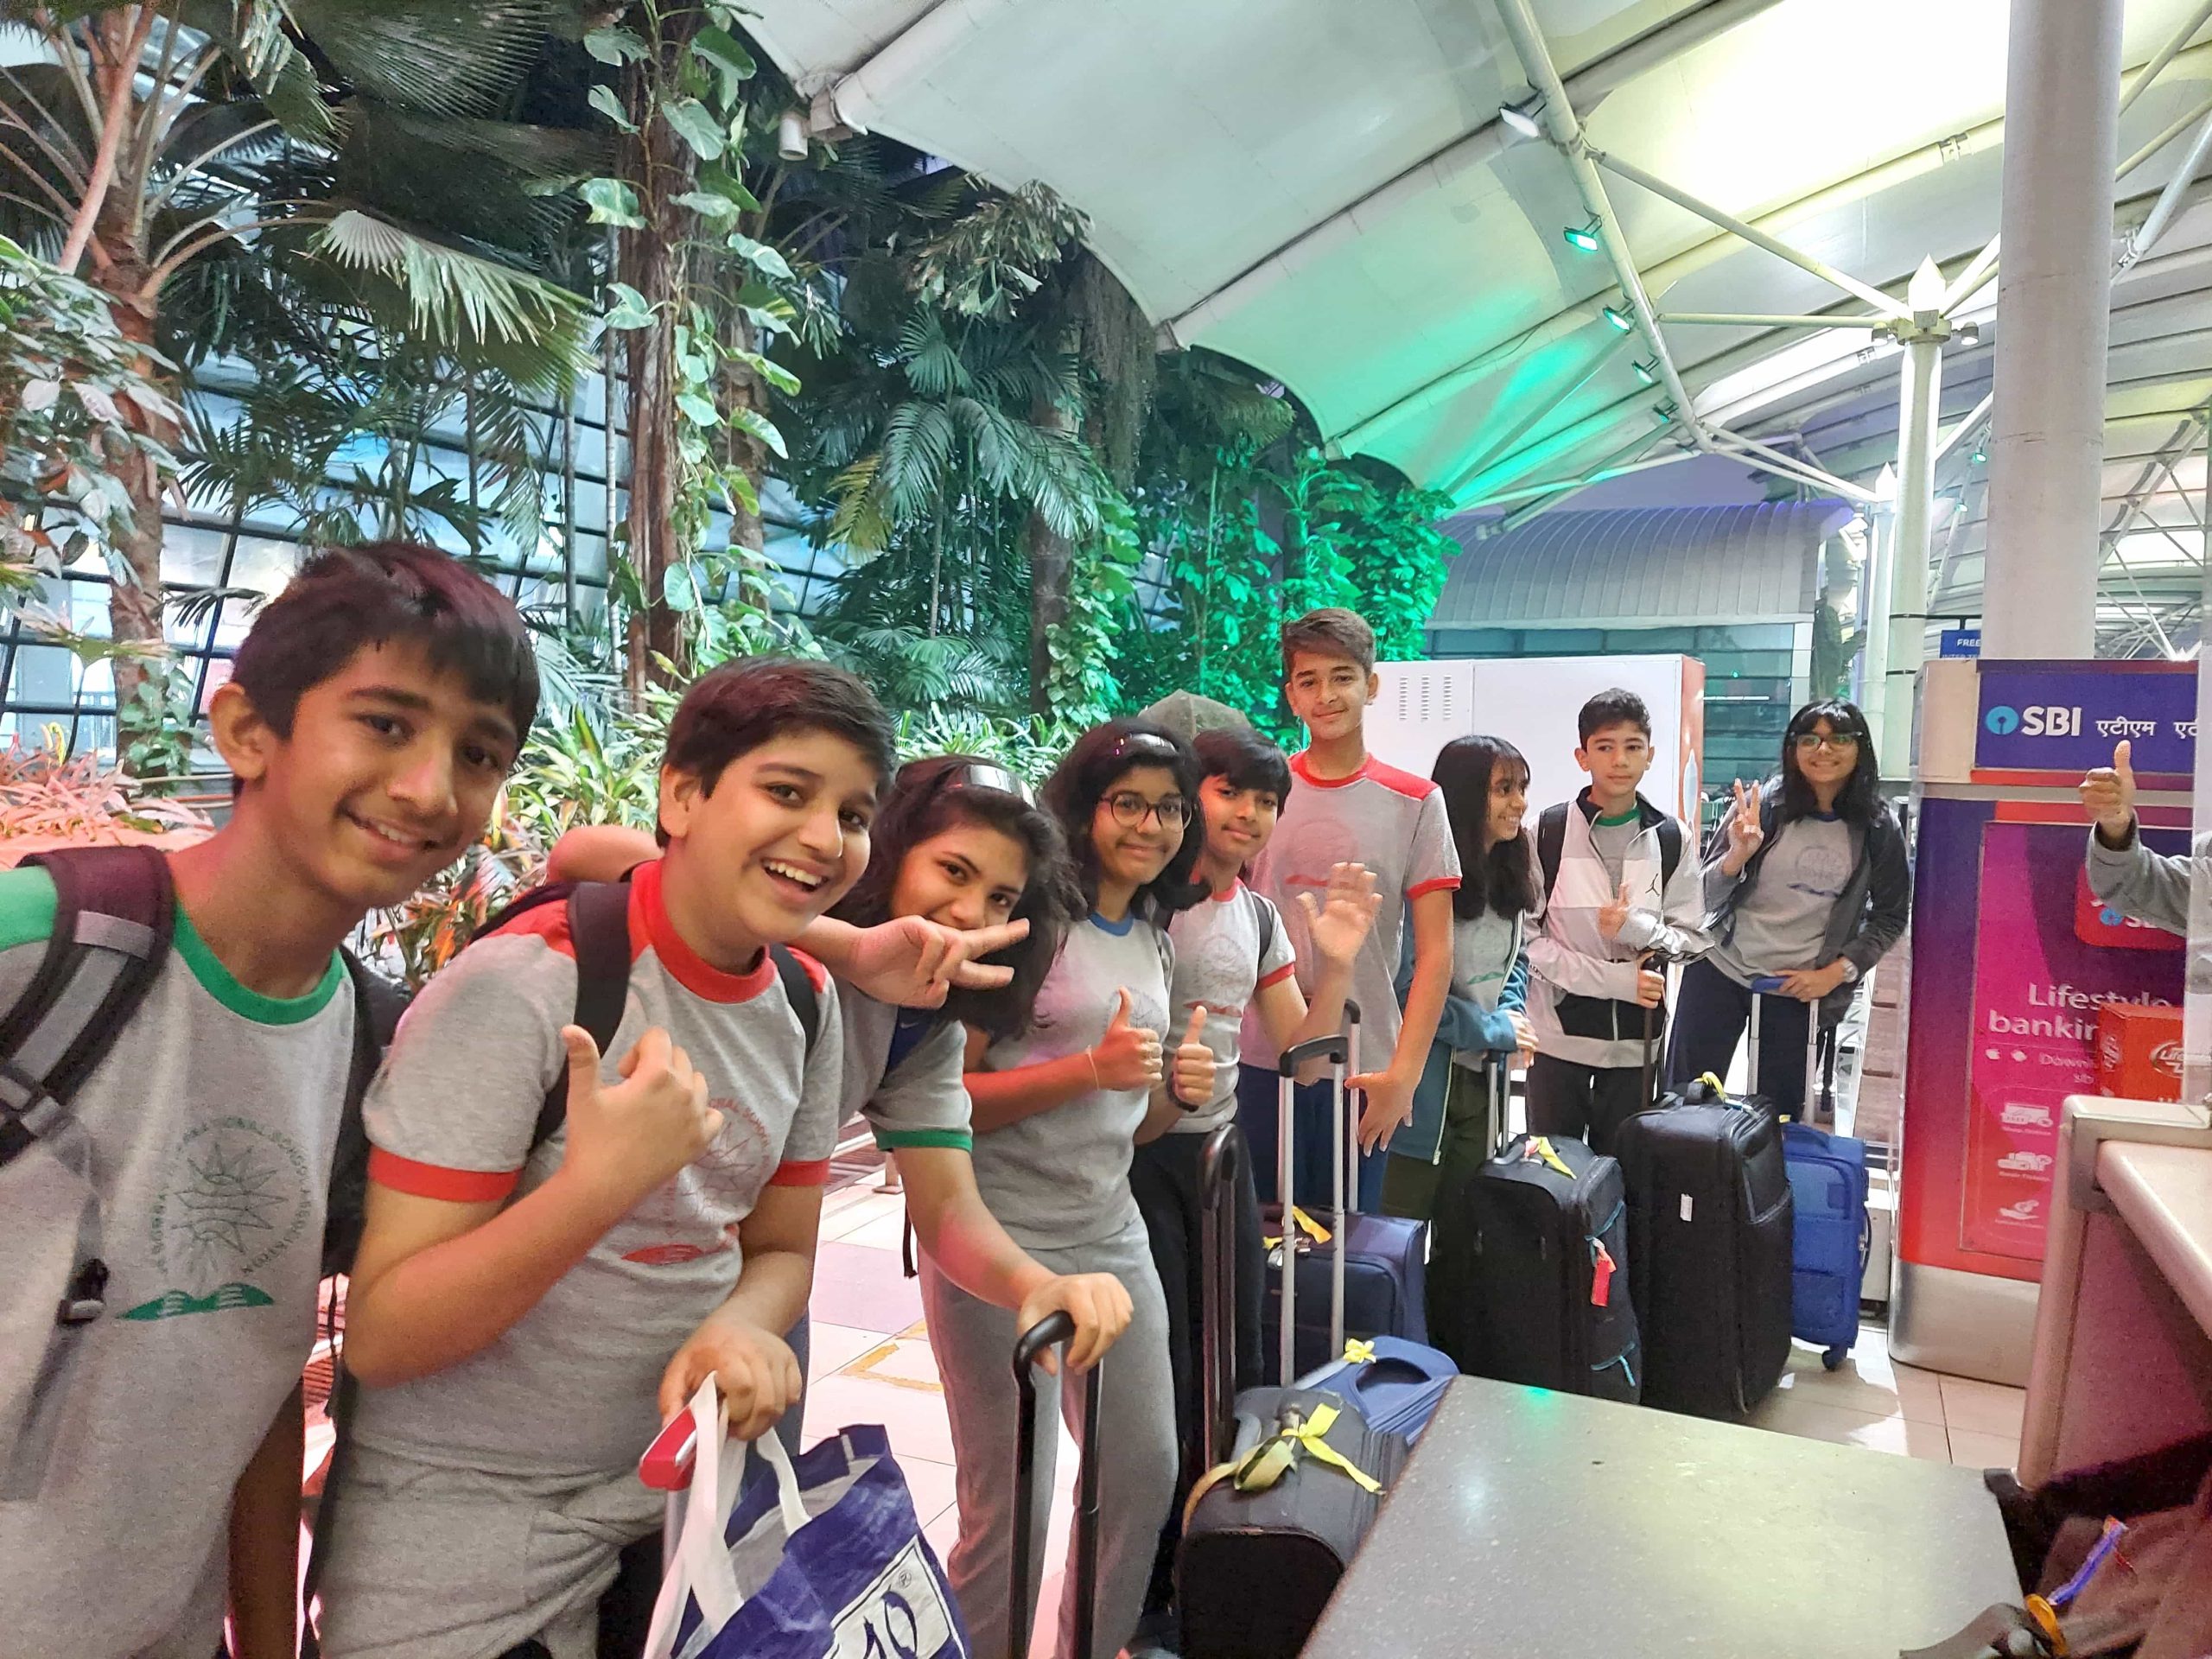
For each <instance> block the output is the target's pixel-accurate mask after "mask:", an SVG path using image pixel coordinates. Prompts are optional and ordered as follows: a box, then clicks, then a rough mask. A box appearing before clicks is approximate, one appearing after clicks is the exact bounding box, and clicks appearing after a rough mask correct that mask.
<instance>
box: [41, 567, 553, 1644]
mask: <svg viewBox="0 0 2212 1659" xmlns="http://www.w3.org/2000/svg"><path fill="white" fill-rule="evenodd" d="M536 707H537V667H536V664H535V662H534V661H533V659H532V658H531V649H530V640H529V635H528V632H527V631H526V630H525V629H524V626H523V623H522V620H521V619H520V618H519V617H518V615H517V614H516V613H515V610H514V607H512V605H511V604H509V603H508V602H507V601H506V600H505V599H504V598H502V597H501V596H500V595H499V594H498V593H497V592H496V591H495V590H494V589H493V588H491V587H490V586H488V585H487V584H486V583H485V582H482V581H481V580H480V579H479V578H478V577H476V576H474V575H471V574H470V573H469V572H468V571H467V570H466V569H463V568H461V566H460V565H458V564H456V563H454V562H453V561H452V560H451V559H449V558H448V557H447V556H445V555H444V554H442V553H440V552H438V551H436V550H434V549H430V548H423V547H415V546H410V545H405V544H397V543H384V544H379V545H377V546H373V547H365V548H359V549H354V550H344V551H333V552H325V553H319V554H317V555H315V556H313V557H311V558H310V559H309V560H308V562H307V563H306V564H305V565H304V566H303V567H302V569H301V571H300V574H299V575H298V576H297V577H296V579H295V580H294V581H293V582H292V583H291V584H290V585H289V587H287V588H285V590H284V592H283V594H281V595H280V596H278V597H277V599H276V600H275V601H272V602H271V603H270V605H269V606H268V607H266V608H265V609H264V610H263V612H262V613H261V615H260V617H259V619H258V620H257V621H256V622H255V624H254V626H253V631H252V632H251V633H250V634H249V635H248V636H247V637H246V639H245V643H244V645H242V646H241V647H240V648H239V651H238V660H237V668H236V671H235V673H234V674H233V675H232V678H231V680H230V681H229V683H226V684H225V685H223V686H222V687H220V688H219V690H217V691H216V692H215V694H214V696H213V700H212V702H211V703H210V707H209V710H208V726H209V732H210V735H211V737H212V738H213V742H214V745H215V747H216V749H217V750H218V751H219V753H221V754H222V756H223V758H224V760H226V762H227V763H228V764H229V766H230V767H231V770H232V775H233V777H234V778H235V779H236V801H235V804H234V805H233V807H232V813H231V817H230V820H229V822H228V823H226V824H225V825H224V827H223V828H222V829H219V831H217V832H216V834H215V835H214V836H212V837H211V838H209V839H208V840H207V841H204V842H200V843H199V844H198V845H197V846H194V847H189V848H186V849H182V850H180V851H178V852H176V853H174V854H171V855H168V857H167V858H166V859H163V858H162V857H160V856H159V855H153V854H150V853H149V854H139V853H137V852H135V851H133V850H131V849H73V851H72V852H70V853H65V854H62V855H55V856H54V859H53V861H52V863H51V865H50V866H48V867H47V868H38V867H25V868H17V869H15V870H11V871H9V872H7V873H5V874H0V1007H6V1008H7V1009H8V1010H9V1012H8V1014H7V1015H6V1017H5V1018H4V1020H0V1055H4V1057H5V1058H6V1060H7V1062H8V1065H7V1070H6V1074H5V1081H4V1084H0V1261H4V1262H6V1263H7V1271H6V1274H4V1277H0V1630H5V1631H6V1632H7V1634H6V1637H5V1640H4V1643H0V1645H4V1646H5V1647H6V1649H7V1650H8V1651H9V1652H10V1653H11V1654H17V1655H23V1656H27V1659H49V1656H62V1655H67V1656H70V1659H79V1656H83V1659H105V1656H114V1659H121V1656H155V1659H207V1656H208V1655H210V1654H212V1653H215V1652H216V1651H218V1649H219V1648H220V1646H221V1643H222V1640H223V1616H224V1611H225V1605H226V1601H227V1603H228V1606H229V1611H230V1613H231V1617H232V1638H233V1642H234V1644H235V1645H234V1649H233V1650H234V1651H235V1652H236V1654H237V1655H238V1659H279V1656H282V1659H289V1656H290V1655H291V1654H292V1653H293V1651H294V1644H295V1641H296V1628H295V1627H296V1585H297V1576H296V1574H297V1555H298V1545H299V1518H300V1510H299V1503H300V1472H301V1465H302V1421H301V1395H300V1372H301V1368H302V1365H303V1364H304V1363H305V1362H306V1359H307V1356H308V1351H309V1348H310V1346H311V1345H312V1344H313V1341H314V1337H315V1287H316V1283H317V1280H318V1277H319V1270H320V1268H321V1249H320V1248H319V1247H320V1246H321V1243H322V1240H323V1234H324V1224H325V1219H326V1205H327V1198H326V1192H325V1187H326V1183H327V1181H328V1180H329V1179H330V1173H331V1162H332V1155H333V1151H334V1146H335V1145H336V1142H337V1140H338V1132H339V1123H340V1108H341V1104H342V1103H343V1102H344V1101H345V1099H346V1096H347V1092H348V1079H349V1076H350V1075H351V1074H352V1073H353V1070H354V1067H355V1065H356V1064H357V1060H358V1058H359V1054H360V1053H363V1052H365V1053H366V1054H369V1055H371V1056H372V1055H373V1049H372V1048H370V1049H365V1050H361V1049H359V1047H358V1044H357V1036H358V1033H357V1032H356V1030H355V1026H356V1022H357V1020H358V1019H359V1017H360V1007H359V1002H358V1001H357V998H356V996H355V995H352V994H349V993H348V992H346V990H345V989H344V987H345V985H346V976H347V970H346V968H345V967H344V966H343V965H342V964H341V962H340V956H339V946H340V942H341V941H342V940H343V939H344V938H346V934H347V933H349V932H350V931H352V930H353V927H354V926H355V925H357V924H358V923H359V921H360V919H361V918H362V916H363V915H364V914H365V912H368V911H369V910H371V909H372V908H374V907H377V906H386V905H393V904H397V903H398V902H400V901H401V900H402V899H405V898H406V897H407V896H408V895H409V894H410V893H413V892H414V891H415V889H416V887H419V886H420V885H421V884H422V883H423V881H424V880H427V879H428V878H429V876H430V875H432V874H435V872H436V871H437V870H438V869H440V868H442V867H443V866H444V865H446V864H448V863H449V862H450V861H452V860H453V859H454V857H455V856H457V855H459V854H460V853H461V851H462V850H463V849H465V848H466V847H467V845H468V844H469V843H470V842H472V841H474V839H475V838H476V837H477V836H479V835H480V834H481V833H482V832H483V829H484V825H485V822H486V818H487V817H489V815H490V812H491V810H492V804H493V800H494V798H496V797H497V795H498V793H499V787H500V785H501V783H502V781H503V780H504V779H505V777H506V774H507V771H508V768H509V767H510V766H512V763H513V761H514V759H515V755H516V753H517V750H518V747H519V746H520V744H521V741H522V738H523V734H524V732H525V731H526V730H527V729H528V728H529V725H530V722H531V717H532V715H533V714H534V713H535V711H536ZM134 894H135V895H137V896H141V897H143V898H145V899H147V901H148V913H149V914H151V915H153V916H155V917H156V918H158V919H157V922H156V925H154V926H152V927H150V928H149V927H143V926H140V927H137V928H135V929H134V927H133V926H132V925H127V924H124V923H121V922H119V921H118V918H115V917H114V916H112V915H111V914H109V913H107V912H106V911H105V910H104V909H103V907H102V906H103V904H105V903H117V904H118V907H120V905H119V900H120V899H122V898H124V896H126V895H134ZM72 915H74V916H75V917H76V918H78V925H74V926H72V927H69V928H67V930H64V931H57V929H58V927H59V925H60V923H61V922H62V921H63V920H64V919H65V918H68V917H70V916H72ZM72 949H74V952H75V954H76V956H77V957H79V958H81V957H85V956H86V955H88V954H89V955H91V956H101V955H105V956H106V957H110V958H111V959H112V960H111V961H110V962H108V963H105V964H104V968H105V976H107V977H111V978H112V980H113V982H115V983H117V984H121V983H123V982H125V981H126V980H128V981H130V982H131V983H133V984H135V985H137V986H138V987H140V988H142V989H143V996H142V998H141V999H140V1000H138V1001H137V1002H136V1005H135V1009H134V1010H133V1011H131V1012H129V1013H127V1014H122V1015H121V1017H119V1018H116V1019H113V1020H111V1021H109V1022H107V1023H102V1022H101V1021H100V1020H98V1019H96V1020H95V1021H94V1022H93V1023H92V1024H91V1025H88V1026H86V1027H85V1041H84V1045H83V1046H81V1047H80V1049H79V1052H84V1053H87V1054H97V1056H98V1058H96V1059H94V1060H93V1061H92V1064H91V1065H82V1064H76V1065H72V1064H71V1063H69V1062H68V1061H67V1060H65V1061H64V1062H62V1063H60V1064H54V1062H53V1059H52V1056H53V1052H54V1051H53V1037H52V1030H53V1022H54V1020H55V1019H56V1018H57V1014H56V1010H57V1009H62V1008H64V1007H66V1004H67V1001H68V1000H69V999H68V995H64V996H63V997H62V998H60V999H59V1000H57V1001H54V1003H53V1004H51V1005H50V1006H48V1007H45V1008H44V1009H41V1007H39V1006H37V1005H38V1004H39V1003H40V1002H41V999H42V995H43V992H42V990H41V989H37V988H35V985H36V987H41V988H42V987H48V986H50V985H51V984H52V983H53V980H52V978H51V977H50V976H51V975H52V974H54V972H56V971H59V965H60V964H61V963H64V962H65V961H66V960H67V958H68V957H69V956H70V954H71V952H72ZM50 951H51V953H52V954H53V956H54V963H55V964H56V965H55V966H50V967H48V969H47V970H46V971H45V972H43V973H42V972H41V963H42V962H44V961H45V960H46V959H47V958H48V956H49V952H50ZM118 963H119V964H120V966H119V967H118V965H117V964H118ZM100 971H101V970H100V969H96V968H94V967H92V966H85V967H79V968H78V969H75V975H76V976H75V977H73V978H72V979H70V980H68V981H67V992H68V993H71V994H79V993H81V994H86V995H89V996H90V997H91V998H92V1000H93V1001H95V1002H96V1003H97V1005H98V1006H99V1007H103V1008H118V1009H119V1007H120V1006H121V1005H120V1004H118V1003H115V1002H112V1001H109V1000H107V999H106V996H105V994H104V993H103V992H102V991H100V990H99V989H97V988H92V987H93V986H95V985H97V984H99V983H102V982H104V981H103V980H100V979H95V978H94V977H93V976H95V974H97V973H99V972H100ZM363 1070H364V1071H365V1067H363ZM41 1073H42V1076H41V1075H40V1074H41ZM72 1074H74V1075H72ZM57 1306H58V1308H59V1313H58V1316H57Z"/></svg>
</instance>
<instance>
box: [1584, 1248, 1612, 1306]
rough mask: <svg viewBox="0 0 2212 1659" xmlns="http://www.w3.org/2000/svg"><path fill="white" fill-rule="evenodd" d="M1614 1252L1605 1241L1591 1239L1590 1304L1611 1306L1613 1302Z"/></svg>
mask: <svg viewBox="0 0 2212 1659" xmlns="http://www.w3.org/2000/svg"><path fill="white" fill-rule="evenodd" d="M1614 1265H1615V1264H1614V1262H1613V1253H1612V1252H1611V1250H1609V1249H1606V1248H1605V1240H1604V1239H1602V1238H1593V1239H1592V1240H1591V1241H1590V1306H1592V1307H1611V1306H1612V1302H1613V1268H1614Z"/></svg>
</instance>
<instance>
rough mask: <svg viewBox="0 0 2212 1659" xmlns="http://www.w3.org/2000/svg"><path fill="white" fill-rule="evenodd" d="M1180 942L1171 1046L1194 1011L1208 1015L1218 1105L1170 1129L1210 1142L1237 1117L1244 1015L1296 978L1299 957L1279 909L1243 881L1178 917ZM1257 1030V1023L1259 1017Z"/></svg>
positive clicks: (1170, 932) (1175, 929) (1173, 930)
mask: <svg viewBox="0 0 2212 1659" xmlns="http://www.w3.org/2000/svg"><path fill="white" fill-rule="evenodd" d="M1167 936H1168V938H1171V939H1173V941H1174V942H1175V999H1174V1000H1175V1007H1174V1011H1173V1014H1170V1015H1169V1018H1168V1030H1167V1033H1166V1043H1167V1046H1169V1047H1170V1048H1171V1049H1172V1048H1173V1046H1174V1045H1175V1044H1177V1043H1179V1042H1180V1041H1181V1040H1182V1038H1183V1032H1184V1030H1185V1027H1188V1026H1189V1024H1190V1022H1191V1011H1192V1009H1193V1008H1196V1007H1204V1008H1205V1011H1206V1023H1205V1042H1206V1046H1207V1047H1208V1048H1211V1050H1213V1058H1214V1074H1213V1085H1214V1086H1213V1099H1212V1100H1211V1102H1209V1103H1207V1104H1205V1105H1204V1106H1202V1107H1199V1108H1198V1109H1197V1110H1195V1111H1189V1112H1185V1113H1184V1115H1183V1116H1181V1117H1179V1118H1178V1119H1176V1120H1175V1122H1173V1123H1172V1124H1170V1125H1169V1126H1168V1130H1169V1133H1170V1134H1174V1135H1211V1133H1212V1132H1213V1131H1214V1130H1215V1129H1217V1128H1220V1127H1221V1126H1222V1125H1223V1124H1224V1123H1226V1122H1230V1120H1231V1119H1232V1118H1234V1117H1235V1116H1236V1071H1237V1061H1238V1057H1239V1054H1240V1053H1241V1052H1242V1049H1243V1029H1244V1015H1245V1010H1246V1009H1247V1008H1249V1007H1250V1006H1251V1002H1252V999H1253V997H1254V996H1255V995H1257V994H1258V992H1259V990H1260V989H1261V988H1262V987H1263V986H1268V985H1274V984H1277V983H1279V982H1281V981H1283V980H1286V979H1288V978H1289V977H1290V976H1292V975H1293V974H1294V973H1295V972H1297V970H1298V955H1297V952H1296V951H1295V950H1293V949H1292V947H1291V943H1290V934H1289V932H1288V931H1287V930H1286V929H1285V928H1284V926H1283V923H1282V918H1281V914H1280V913H1279V912H1277V911H1276V910H1275V907H1274V905H1273V904H1272V903H1270V902H1269V901H1268V900H1267V899H1262V897H1261V896H1260V895H1259V894H1258V893H1255V892H1253V891H1252V890H1251V888H1249V887H1246V886H1245V885H1244V884H1243V882H1242V881H1239V882H1237V883H1236V885H1235V886H1233V887H1230V889H1229V890H1228V891H1227V892H1226V893H1213V894H1211V895H1209V896H1208V897H1206V898H1205V899H1200V900H1199V901H1198V903H1197V904H1195V905H1193V906H1191V907H1190V908H1189V909H1188V910H1183V911H1178V912H1176V914H1175V919H1174V920H1173V921H1172V922H1170V923H1169V924H1168V925H1167ZM1254 1023H1255V1025H1256V1024H1257V1023H1259V1022H1258V1019H1257V1016H1256V1015H1255V1018H1254Z"/></svg>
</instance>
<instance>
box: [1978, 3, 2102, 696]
mask: <svg viewBox="0 0 2212 1659" xmlns="http://www.w3.org/2000/svg"><path fill="white" fill-rule="evenodd" d="M2120 11H2121V0H2012V33H2011V38H2010V41H2009V42H2008V45H2007V56H2006V62H2005V205H2004V226H2003V229H2004V253H2003V256H2002V257H2000V259H1999V262H1998V289H1997V353H1996V383H1995V386H1994V391H1995V395H1996V402H1995V404H1994V408H1993V415H1992V418H1991V424H1990V440H1989V524H1988V538H1987V539H1988V551H1987V553H1986V555H1985V557H1984V569H1983V581H1982V594H1983V599H1982V635H1981V650H1982V655H1983V656H1985V657H2058V658H2084V657H2090V656H2094V654H2095V647H2096V630H2097V610H2096V602H2097V532H2098V531H2099V530H2100V528H2101V525H2100V524H2099V522H2098V509H2099V504H2100V501H2101V496H2102V489H2101V482H2102V479H2101V474H2102V470H2103V465H2104V429H2105V346H2106V339H2107V333H2108V324H2109V321H2110V315H2109V314H2110V311H2111V307H2112V257H2113V248H2112V195H2113V192H2112V178H2113V169H2114V168H2116V167H2117V166H2118V164H2119V163H2118V158H2117V156H2115V154H2114V148H2115V144H2116V143H2117V134H2118V124H2119V111H2120Z"/></svg>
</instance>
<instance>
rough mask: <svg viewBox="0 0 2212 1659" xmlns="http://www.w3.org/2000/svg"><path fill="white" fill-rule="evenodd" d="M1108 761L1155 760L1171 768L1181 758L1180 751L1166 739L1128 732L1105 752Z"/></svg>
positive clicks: (1147, 733) (1152, 734)
mask: <svg viewBox="0 0 2212 1659" xmlns="http://www.w3.org/2000/svg"><path fill="white" fill-rule="evenodd" d="M1106 758H1107V759H1108V760H1157V761H1159V762H1160V764H1161V765H1162V766H1173V765H1174V764H1175V762H1176V761H1177V760H1180V759H1181V758H1182V751H1180V750H1179V749H1178V748H1177V747H1175V746H1174V745H1173V743H1171V742H1169V741H1167V740H1166V738H1164V737H1160V736H1159V735H1157V734H1154V733H1152V732H1130V733H1128V734H1127V735H1125V736H1124V737H1122V739H1121V740H1120V741H1118V742H1116V744H1115V745H1114V747H1112V748H1110V749H1109V750H1108V751H1107V752H1106Z"/></svg>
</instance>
